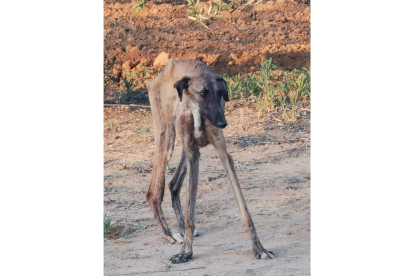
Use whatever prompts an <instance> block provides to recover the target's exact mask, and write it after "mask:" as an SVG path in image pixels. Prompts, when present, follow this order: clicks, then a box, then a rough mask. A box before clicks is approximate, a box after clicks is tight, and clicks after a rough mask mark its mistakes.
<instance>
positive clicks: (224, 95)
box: [146, 59, 275, 264]
mask: <svg viewBox="0 0 414 276" xmlns="http://www.w3.org/2000/svg"><path fill="white" fill-rule="evenodd" d="M147 88H148V94H149V99H150V103H151V111H152V116H153V121H154V132H155V157H154V165H153V171H152V178H151V184H150V187H149V189H148V192H147V194H146V198H147V200H148V202H149V204H150V206H151V209H152V210H153V211H154V214H155V218H156V219H157V221H158V224H159V226H160V227H161V230H162V233H163V236H164V238H165V239H167V241H169V242H171V243H175V242H179V243H182V242H183V243H184V244H183V247H182V249H181V252H180V253H179V254H176V255H174V256H173V257H172V258H171V259H170V261H171V262H172V263H173V264H176V263H182V262H187V261H188V260H189V259H190V258H191V257H192V255H193V249H192V244H193V235H194V231H195V225H194V212H195V203H196V195H197V185H198V170H199V158H200V148H202V147H205V146H207V145H209V144H211V145H213V146H214V147H215V149H216V150H217V152H218V154H219V156H220V161H221V164H222V165H223V167H224V170H225V171H226V174H227V178H228V181H229V182H230V183H231V185H232V186H233V189H234V192H235V194H236V197H237V200H238V203H239V207H240V210H241V214H242V222H243V227H244V229H245V230H246V232H248V233H249V235H250V238H251V240H252V242H253V254H254V255H255V257H256V258H257V259H261V258H274V257H275V255H274V254H273V253H272V252H271V251H267V250H266V249H264V248H263V246H262V244H261V243H260V240H259V238H258V237H257V234H256V229H255V227H254V224H253V221H252V218H251V216H250V213H249V211H248V209H247V206H246V203H245V201H244V198H243V194H242V191H241V188H240V184H239V180H238V178H237V175H236V171H235V169H234V162H233V159H232V157H231V156H230V154H228V153H227V150H226V142H225V139H224V136H223V128H225V127H226V126H227V122H226V119H225V117H224V102H225V101H229V96H228V92H227V85H226V82H225V81H224V80H223V78H222V77H221V76H218V75H214V74H212V73H211V71H210V70H209V69H208V67H207V66H206V65H205V64H204V63H202V62H199V61H196V60H192V59H181V60H179V61H176V60H174V59H170V60H169V61H168V63H167V65H166V66H165V68H164V70H163V71H162V72H161V73H160V74H159V75H158V76H157V77H156V78H155V79H154V80H152V81H149V82H148V84H147ZM176 127H177V129H178V133H179V135H180V139H181V143H182V146H183V152H182V155H181V160H180V164H179V165H178V168H177V170H176V172H175V174H174V177H173V178H172V180H171V182H170V183H169V188H170V191H171V199H172V205H173V208H174V211H175V214H176V217H177V221H178V225H179V227H180V232H181V233H174V234H173V233H172V232H171V230H170V229H169V228H168V225H167V222H166V221H165V218H164V214H163V212H162V209H161V202H162V200H163V197H164V188H165V168H166V166H167V164H168V161H169V160H170V158H171V155H172V153H173V150H174V140H175V132H176V131H175V128H176ZM187 170H188V171H189V186H188V197H187V201H186V202H185V205H186V213H185V219H184V217H183V214H182V208H181V202H180V191H181V186H182V184H183V180H184V177H185V175H186V172H187Z"/></svg>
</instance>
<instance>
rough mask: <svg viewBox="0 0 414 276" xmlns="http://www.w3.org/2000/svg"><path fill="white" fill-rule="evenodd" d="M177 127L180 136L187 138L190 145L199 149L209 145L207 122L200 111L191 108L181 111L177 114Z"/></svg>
mask: <svg viewBox="0 0 414 276" xmlns="http://www.w3.org/2000/svg"><path fill="white" fill-rule="evenodd" d="M177 126H178V131H179V132H180V136H181V137H183V138H184V137H186V138H185V139H187V140H189V142H190V143H194V144H196V145H197V146H198V147H205V146H207V145H208V141H207V138H206V133H205V129H206V125H205V121H204V120H203V119H202V118H201V115H200V112H199V110H197V109H191V108H186V109H184V110H180V111H179V112H178V114H177Z"/></svg>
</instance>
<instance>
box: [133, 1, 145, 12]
mask: <svg viewBox="0 0 414 276" xmlns="http://www.w3.org/2000/svg"><path fill="white" fill-rule="evenodd" d="M134 2H135V3H136V4H135V5H133V6H132V8H134V10H135V11H136V12H137V13H139V12H140V11H141V9H142V8H143V7H144V5H145V0H134Z"/></svg>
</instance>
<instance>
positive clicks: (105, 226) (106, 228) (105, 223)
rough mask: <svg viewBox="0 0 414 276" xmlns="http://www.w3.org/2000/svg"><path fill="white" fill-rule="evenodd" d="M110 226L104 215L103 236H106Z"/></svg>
mask: <svg viewBox="0 0 414 276" xmlns="http://www.w3.org/2000/svg"><path fill="white" fill-rule="evenodd" d="M110 224H111V219H110V218H107V217H106V215H104V235H108V233H109V225H110Z"/></svg>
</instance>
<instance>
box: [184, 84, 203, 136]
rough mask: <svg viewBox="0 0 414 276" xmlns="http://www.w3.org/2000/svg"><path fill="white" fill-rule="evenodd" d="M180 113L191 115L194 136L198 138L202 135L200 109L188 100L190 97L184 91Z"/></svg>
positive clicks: (196, 104)
mask: <svg viewBox="0 0 414 276" xmlns="http://www.w3.org/2000/svg"><path fill="white" fill-rule="evenodd" d="M181 106H182V112H184V113H186V114H187V115H190V114H191V115H192V116H193V120H194V136H195V137H200V136H201V135H202V132H203V131H202V129H203V127H202V119H201V113H200V107H199V105H198V103H194V102H192V101H191V100H190V95H189V94H188V92H187V90H184V93H183V98H182V102H181Z"/></svg>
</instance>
